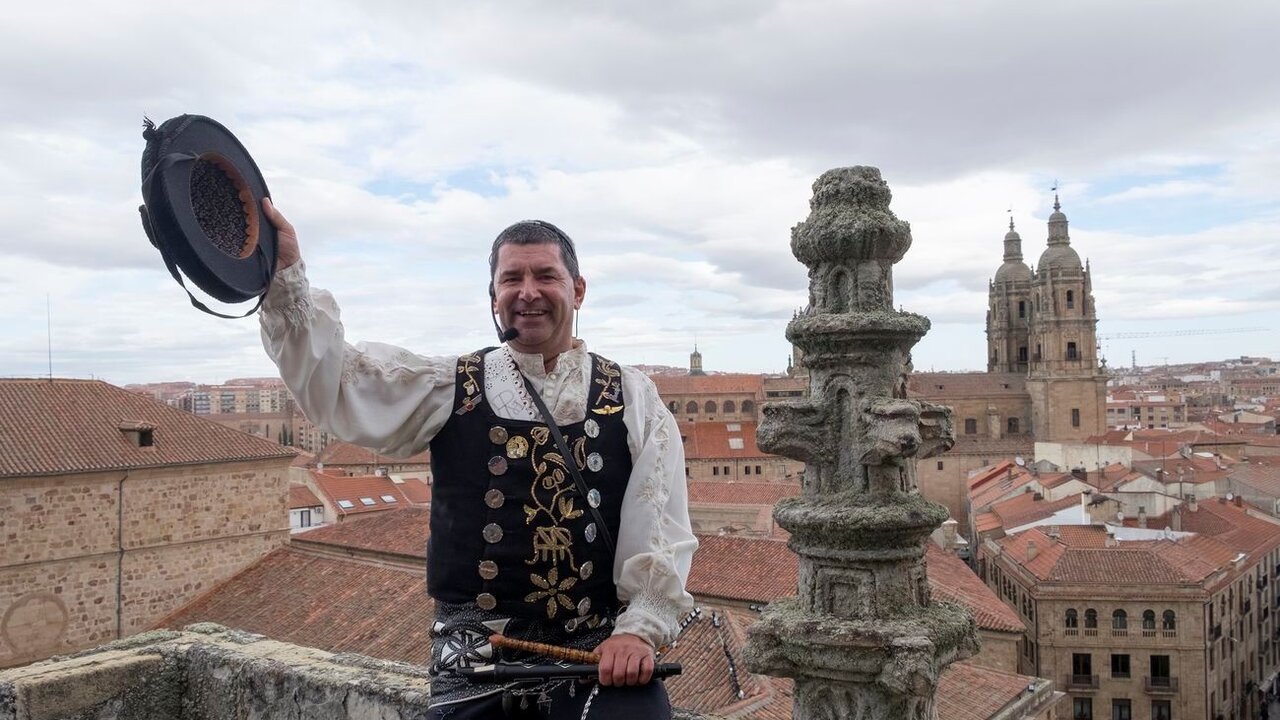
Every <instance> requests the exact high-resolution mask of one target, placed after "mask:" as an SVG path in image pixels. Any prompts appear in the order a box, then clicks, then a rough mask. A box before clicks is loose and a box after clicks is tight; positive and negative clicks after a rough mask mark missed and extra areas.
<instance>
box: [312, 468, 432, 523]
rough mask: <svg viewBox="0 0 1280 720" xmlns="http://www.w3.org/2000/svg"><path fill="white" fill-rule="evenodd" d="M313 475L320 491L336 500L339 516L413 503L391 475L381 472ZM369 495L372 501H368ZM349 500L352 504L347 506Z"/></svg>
mask: <svg viewBox="0 0 1280 720" xmlns="http://www.w3.org/2000/svg"><path fill="white" fill-rule="evenodd" d="M311 477H312V478H314V479H315V483H316V487H317V488H319V489H320V494H321V495H324V496H325V498H327V499H328V500H329V502H331V503H333V507H334V508H335V509H336V510H337V512H338V515H339V516H346V515H358V514H360V513H368V512H379V511H383V510H395V509H397V508H402V507H405V506H406V505H408V504H409V501H408V499H407V498H406V497H405V496H404V493H402V492H400V488H399V487H398V486H397V485H396V484H395V483H393V482H391V478H388V477H383V476H381V475H362V476H356V477H347V476H344V475H330V474H328V473H323V472H316V471H312V472H311ZM387 498H391V499H390V500H388V499H387ZM366 499H367V500H369V501H370V502H365V500H366ZM347 504H349V505H350V506H351V507H345V505H347Z"/></svg>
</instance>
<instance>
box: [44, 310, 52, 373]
mask: <svg viewBox="0 0 1280 720" xmlns="http://www.w3.org/2000/svg"><path fill="white" fill-rule="evenodd" d="M44 322H45V325H44V332H45V338H46V339H47V340H48V344H49V382H53V304H52V302H51V301H50V300H49V293H45V294H44Z"/></svg>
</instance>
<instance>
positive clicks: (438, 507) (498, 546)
mask: <svg viewBox="0 0 1280 720" xmlns="http://www.w3.org/2000/svg"><path fill="white" fill-rule="evenodd" d="M263 209H264V212H265V214H266V216H267V217H268V218H269V219H270V220H271V222H272V223H273V224H274V225H275V226H276V227H277V229H278V230H279V237H280V241H279V244H280V250H279V263H278V272H277V273H276V279H275V281H274V282H273V284H272V287H271V290H270V292H269V293H268V295H267V297H266V300H265V301H264V302H263V305H262V313H261V324H262V340H263V344H264V346H265V347H266V349H267V352H268V354H270V356H271V358H272V359H273V360H274V361H275V362H276V365H277V366H279V368H280V374H281V377H282V378H283V379H284V381H285V383H286V384H287V385H288V386H289V389H290V390H291V391H292V392H293V395H294V397H295V398H296V400H297V402H298V405H299V406H300V407H301V408H302V410H303V411H304V412H305V413H306V415H307V418H308V419H309V420H310V421H311V422H312V423H314V424H316V425H317V426H319V427H322V428H324V429H325V430H327V431H328V432H329V433H331V434H333V435H334V436H336V437H338V438H341V439H343V440H346V441H347V442H352V443H355V444H357V445H362V446H365V447H371V448H374V449H376V450H378V451H379V452H382V453H386V454H389V455H401V456H404V455H412V454H414V453H417V452H421V451H422V450H423V449H425V448H427V447H430V449H431V466H432V474H433V476H434V485H433V487H432V505H431V539H430V541H429V543H428V548H427V587H428V592H429V593H430V594H431V596H432V598H434V600H435V604H436V618H435V621H434V623H433V624H432V638H433V642H432V657H433V663H432V667H431V671H432V683H431V692H432V707H433V713H434V714H433V717H440V718H443V717H449V718H452V719H454V720H469V719H471V718H493V717H499V718H500V717H504V714H503V713H504V709H503V708H504V706H505V708H506V710H505V712H508V713H513V714H512V715H507V716H515V715H514V713H518V712H520V708H521V707H523V708H526V710H525V712H526V713H529V714H528V715H527V716H529V717H551V718H579V717H582V716H583V714H584V708H586V707H589V709H590V716H591V717H609V718H611V720H618V719H619V718H646V719H649V718H664V717H669V716H670V704H669V702H668V700H667V696H666V691H665V690H664V688H663V686H662V683H661V681H657V680H653V679H652V674H653V668H654V649H655V648H656V647H660V646H661V645H663V644H666V643H669V642H671V641H672V640H673V639H674V638H675V635H676V633H677V631H678V622H679V618H680V616H681V615H682V613H684V612H686V611H688V610H689V609H691V607H692V604H693V600H692V598H691V597H690V596H689V594H688V593H687V592H686V591H685V589H684V585H685V580H686V579H687V577H688V573H689V563H690V560H691V557H692V554H693V551H694V549H695V548H696V547H697V540H696V539H695V538H694V536H693V534H692V532H691V530H690V525H689V514H688V503H687V496H688V495H687V489H686V487H685V474H684V449H683V446H682V444H681V441H680V433H679V430H678V429H677V427H676V424H675V420H674V418H672V417H671V414H670V412H668V411H667V409H666V407H665V406H664V405H663V403H662V401H661V400H660V399H659V397H658V393H657V390H656V388H655V387H654V385H653V383H652V381H650V380H649V379H648V378H647V377H645V376H644V375H643V374H642V373H640V372H639V371H637V370H635V369H633V368H629V367H624V366H620V365H618V364H617V363H614V362H612V361H610V360H607V359H605V358H603V357H600V356H598V355H595V354H594V353H590V352H588V351H587V348H586V344H585V343H583V341H582V340H580V339H577V338H574V337H573V318H574V314H575V312H576V311H577V309H578V308H579V307H580V306H581V305H582V302H583V299H584V298H585V297H586V290H587V283H586V280H585V279H584V278H583V277H582V276H581V274H580V273H579V270H578V258H577V252H576V250H575V248H574V244H573V241H572V240H570V239H569V237H568V236H567V235H565V234H564V233H563V232H562V231H561V230H560V229H559V228H557V227H556V226H554V225H552V224H550V223H547V222H542V221H537V220H533V221H524V222H519V223H516V224H515V225H512V226H511V227H508V228H507V229H505V230H503V231H502V232H501V233H499V235H498V237H497V238H496V239H495V240H494V242H493V245H492V248H491V250H490V254H489V275H490V285H489V294H490V298H491V300H492V303H493V308H492V309H493V313H494V316H495V325H498V324H499V323H500V325H499V327H498V333H499V336H500V337H501V338H502V340H503V341H504V342H505V344H503V345H501V346H498V347H494V348H486V349H483V350H478V351H476V352H473V353H469V354H467V355H463V356H461V357H457V358H454V357H449V358H433V357H426V356H422V355H418V354H416V353H413V352H410V351H408V350H404V349H401V348H396V347H393V346H390V345H384V344H375V343H368V344H363V343H362V344H360V345H358V346H352V345H349V344H347V343H346V341H345V339H344V335H343V326H342V323H341V321H340V318H339V312H338V306H337V304H336V303H335V302H334V299H333V297H332V296H331V295H330V294H329V293H327V292H325V291H323V290H318V289H312V288H310V287H309V285H308V283H307V279H306V275H305V267H304V265H303V263H302V262H301V257H300V253H299V250H298V244H297V235H296V233H295V231H294V229H293V227H292V226H291V225H290V224H289V223H288V222H287V221H286V220H285V219H284V217H283V216H281V215H280V214H279V213H278V212H277V211H276V210H275V208H274V207H272V205H271V203H270V201H269V200H267V201H264V202H263ZM548 416H550V417H549V418H548ZM492 633H500V634H503V635H505V636H507V637H511V638H515V639H518V640H529V641H534V642H541V643H548V644H552V645H560V646H565V647H570V648H576V649H582V650H595V651H597V652H599V653H600V657H601V659H600V668H599V670H600V681H599V683H598V684H597V685H595V686H591V687H586V686H580V685H578V684H577V681H556V682H550V683H533V684H528V683H525V684H516V685H506V686H503V685H496V684H485V683H480V682H473V681H471V680H470V679H468V678H465V677H462V676H461V675H459V674H457V673H456V672H455V671H457V670H458V669H460V668H466V667H474V666H477V665H483V664H488V663H491V662H494V661H499V662H517V663H543V662H548V661H549V660H548V659H547V658H545V657H542V656H539V655H532V654H528V653H523V652H515V651H510V650H506V649H498V648H494V647H493V646H491V645H490V644H489V641H488V638H489V636H490V635H491V634H492ZM588 703H590V705H589V706H588Z"/></svg>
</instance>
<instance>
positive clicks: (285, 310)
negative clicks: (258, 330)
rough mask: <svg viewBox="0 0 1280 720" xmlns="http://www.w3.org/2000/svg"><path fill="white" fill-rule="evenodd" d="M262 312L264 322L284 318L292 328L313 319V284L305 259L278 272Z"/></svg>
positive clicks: (287, 325) (285, 322)
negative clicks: (309, 278)
mask: <svg viewBox="0 0 1280 720" xmlns="http://www.w3.org/2000/svg"><path fill="white" fill-rule="evenodd" d="M260 312H261V314H262V319H263V322H264V323H272V320H273V318H282V319H283V321H284V324H285V326H286V327H288V328H289V329H290V330H293V329H296V328H299V327H302V326H304V325H306V324H307V323H308V322H310V321H311V317H312V314H313V313H314V312H315V307H314V306H313V305H312V303H311V284H310V283H309V282H307V268H306V264H305V263H304V262H303V261H301V260H299V261H298V262H296V263H294V264H292V265H290V266H289V267H287V268H284V269H283V270H281V271H279V272H277V273H276V275H275V278H274V279H272V281H271V287H270V288H269V289H268V290H267V297H266V298H265V299H263V301H262V310H261V311H260ZM272 324H274V323H272Z"/></svg>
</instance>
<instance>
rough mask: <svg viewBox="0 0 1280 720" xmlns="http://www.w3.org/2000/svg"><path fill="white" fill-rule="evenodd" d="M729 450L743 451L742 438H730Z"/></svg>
mask: <svg viewBox="0 0 1280 720" xmlns="http://www.w3.org/2000/svg"><path fill="white" fill-rule="evenodd" d="M729 449H730V450H741V449H742V438H729Z"/></svg>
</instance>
